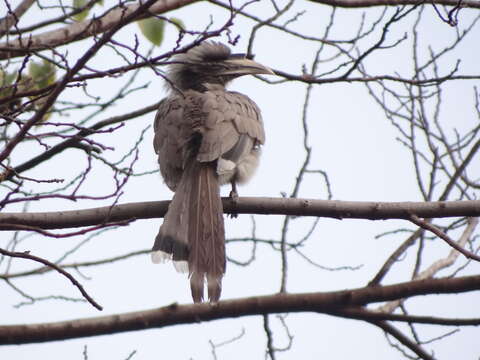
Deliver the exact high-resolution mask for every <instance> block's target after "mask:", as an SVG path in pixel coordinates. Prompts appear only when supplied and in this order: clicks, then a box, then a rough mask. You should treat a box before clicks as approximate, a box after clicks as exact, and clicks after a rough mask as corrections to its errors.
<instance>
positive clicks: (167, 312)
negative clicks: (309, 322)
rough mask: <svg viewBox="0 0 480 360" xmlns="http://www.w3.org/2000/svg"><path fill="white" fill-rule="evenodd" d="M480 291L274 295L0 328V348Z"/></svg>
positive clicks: (471, 283)
mask: <svg viewBox="0 0 480 360" xmlns="http://www.w3.org/2000/svg"><path fill="white" fill-rule="evenodd" d="M479 289H480V276H465V277H461V278H441V279H429V280H420V281H409V282H406V283H399V284H395V285H389V286H377V287H364V288H359V289H353V290H342V291H334V292H325V293H307V294H285V293H284V294H277V295H270V296H258V297H250V298H244V299H238V300H226V301H220V302H219V303H216V304H213V305H212V304H210V303H202V304H195V305H178V304H172V305H170V306H166V307H162V308H158V309H152V310H145V311H137V312H130V313H124V314H118V315H111V316H103V317H96V318H87V319H80V320H70V321H61V322H55V323H44V324H30V325H7V326H0V344H3V345H5V344H25V343H33V342H46V341H54V340H65V339H72V338H79V337H87V336H96V335H105V334H113V333H120V332H125V331H133V330H144V329H149V328H162V327H166V326H171V325H179V324H188V323H197V322H199V321H211V320H218V319H225V318H232V317H234V318H237V317H240V316H251V315H262V314H269V313H286V312H288V313H292V312H306V311H310V312H317V313H318V312H320V313H328V312H332V311H333V310H335V309H341V308H342V307H346V306H347V307H352V306H364V305H366V304H369V303H373V302H380V301H389V300H395V299H399V298H406V297H412V296H418V295H427V294H452V293H461V292H468V291H473V290H479Z"/></svg>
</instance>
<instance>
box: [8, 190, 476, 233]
mask: <svg viewBox="0 0 480 360" xmlns="http://www.w3.org/2000/svg"><path fill="white" fill-rule="evenodd" d="M222 201H223V207H224V212H225V213H228V214H271V215H272V214H276V215H296V216H319V217H327V218H334V219H340V220H341V219H370V220H385V219H405V220H410V216H411V214H417V216H421V217H425V218H444V217H463V216H468V217H475V216H480V200H469V201H439V202H389V203H388V202H363V201H339V200H315V199H300V198H297V199H293V198H264V197H241V198H238V200H237V201H235V202H233V201H232V200H231V199H230V198H223V199H222ZM169 203H170V202H169V201H150V202H139V203H129V204H122V205H116V206H114V207H110V206H106V207H99V208H92V209H86V210H74V211H59V212H43V213H7V212H3V213H0V230H15V229H14V228H12V227H9V226H8V225H2V224H11V225H28V226H36V227H39V228H42V229H57V228H69V227H79V226H91V225H97V224H99V223H107V222H118V221H124V220H131V219H152V218H158V217H162V216H163V215H164V214H165V212H166V210H167V207H168V204H169Z"/></svg>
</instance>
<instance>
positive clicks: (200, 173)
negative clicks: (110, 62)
mask: <svg viewBox="0 0 480 360" xmlns="http://www.w3.org/2000/svg"><path fill="white" fill-rule="evenodd" d="M173 62H174V63H173V64H172V65H170V66H169V68H168V71H167V78H168V81H167V84H168V87H169V95H168V97H167V98H165V99H163V100H162V101H161V103H160V105H159V108H158V112H157V115H156V117H155V124H154V129H155V137H154V140H153V146H154V148H155V152H156V153H157V154H158V162H159V165H160V172H161V174H162V176H163V179H164V180H165V183H166V184H167V186H168V187H169V188H170V189H171V190H172V191H174V192H175V194H174V196H173V199H172V201H171V203H170V205H169V207H168V211H167V213H166V215H165V218H164V221H163V224H162V226H161V227H160V231H159V233H158V235H157V237H156V238H155V244H154V245H153V248H152V251H153V252H152V261H153V262H154V263H158V262H163V261H164V260H166V259H172V260H173V262H174V265H175V268H176V269H177V270H178V271H182V272H188V274H189V277H190V287H191V290H192V297H193V300H194V302H201V301H202V300H203V289H204V282H205V280H206V281H207V285H208V297H209V300H210V301H212V302H216V301H218V299H219V298H220V292H221V290H222V277H223V275H224V273H225V265H226V263H225V229H224V225H223V206H222V202H221V199H220V185H222V184H225V183H228V182H231V184H232V193H233V194H235V189H236V188H235V184H236V183H243V182H245V181H247V180H248V179H249V178H250V177H251V176H252V175H253V172H254V171H255V169H256V167H257V165H258V160H259V155H260V145H262V144H263V143H264V141H265V133H264V129H263V122H262V117H261V115H260V109H259V108H258V106H257V105H256V104H255V103H254V102H253V101H252V100H251V99H249V98H248V97H247V96H245V95H243V94H240V93H237V92H233V91H227V90H226V88H225V87H226V85H227V84H228V83H229V82H230V81H232V80H233V79H235V78H237V77H239V76H242V75H248V74H273V72H272V70H270V69H269V68H267V67H265V66H263V65H261V64H259V63H257V62H255V61H253V60H251V59H250V58H248V57H247V56H246V55H244V54H232V53H231V52H230V49H229V48H228V47H227V46H225V45H223V44H221V43H217V42H213V41H205V42H203V43H201V44H200V45H198V46H196V47H194V48H192V49H190V50H188V51H187V52H186V53H184V54H179V55H176V56H175V57H174V59H173Z"/></svg>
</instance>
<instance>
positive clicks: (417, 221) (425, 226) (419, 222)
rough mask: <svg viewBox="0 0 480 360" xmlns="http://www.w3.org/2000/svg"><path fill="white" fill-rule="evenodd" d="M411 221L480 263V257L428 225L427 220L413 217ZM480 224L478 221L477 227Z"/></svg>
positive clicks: (433, 226) (431, 225)
mask: <svg viewBox="0 0 480 360" xmlns="http://www.w3.org/2000/svg"><path fill="white" fill-rule="evenodd" d="M410 221H411V222H413V223H414V224H415V225H418V226H420V227H421V228H423V229H425V230H428V231H431V232H432V233H434V234H435V235H437V236H438V237H439V238H440V239H443V240H444V241H445V242H446V243H447V244H448V245H450V246H451V247H452V248H454V249H455V250H457V251H458V252H460V253H462V254H463V255H464V256H465V257H466V258H468V259H472V260H476V261H480V256H478V255H476V254H474V253H472V252H471V251H468V250H467V249H465V248H464V247H463V246H461V245H459V244H457V243H456V242H455V241H454V240H453V239H451V238H450V236H448V235H447V234H445V233H444V232H443V231H442V230H440V229H439V228H437V227H436V226H435V225H433V224H431V223H428V222H427V221H425V220H422V219H420V218H419V217H418V216H416V215H411V216H410ZM477 223H478V220H476V223H475V225H476V224H477Z"/></svg>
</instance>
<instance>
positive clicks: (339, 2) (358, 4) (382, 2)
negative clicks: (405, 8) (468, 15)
mask: <svg viewBox="0 0 480 360" xmlns="http://www.w3.org/2000/svg"><path fill="white" fill-rule="evenodd" d="M310 1H311V2H314V3H319V4H325V5H330V6H337V7H345V8H364V7H371V6H398V5H417V4H418V3H422V2H424V3H427V4H431V3H435V4H436V5H447V6H457V5H458V0H434V1H419V0H310ZM461 3H462V7H469V8H475V9H480V2H479V1H475V0H463V1H462V2H461Z"/></svg>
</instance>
